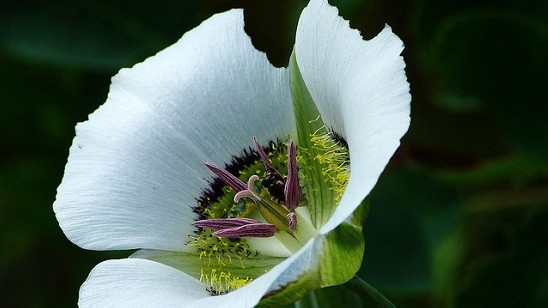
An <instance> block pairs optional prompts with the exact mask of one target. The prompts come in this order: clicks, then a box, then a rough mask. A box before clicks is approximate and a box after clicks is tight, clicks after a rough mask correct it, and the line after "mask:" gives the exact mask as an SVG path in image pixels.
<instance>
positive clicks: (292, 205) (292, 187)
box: [284, 140, 301, 212]
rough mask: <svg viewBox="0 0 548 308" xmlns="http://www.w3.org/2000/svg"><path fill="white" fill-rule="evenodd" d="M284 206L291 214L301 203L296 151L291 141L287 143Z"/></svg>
mask: <svg viewBox="0 0 548 308" xmlns="http://www.w3.org/2000/svg"><path fill="white" fill-rule="evenodd" d="M284 196H285V206H286V207H287V209H288V210H289V211H290V212H292V211H293V210H295V209H296V208H297V207H298V206H299V202H300V201H301V184H300V183H299V172H298V171H297V151H296V149H295V143H294V142H293V140H290V141H289V146H288V149H287V179H286V181H285V187H284Z"/></svg>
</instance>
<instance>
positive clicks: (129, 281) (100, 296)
mask: <svg viewBox="0 0 548 308" xmlns="http://www.w3.org/2000/svg"><path fill="white" fill-rule="evenodd" d="M208 296H210V295H209V292H207V291H206V290H205V288H204V285H203V284H202V283H201V282H200V281H198V280H197V279H195V278H192V277H190V276H188V275H186V274H185V273H183V272H181V271H178V270H176V269H174V268H171V267H169V266H167V265H163V264H161V263H157V262H154V261H149V260H144V259H120V260H107V261H104V262H102V263H99V264H98V265H97V266H95V268H94V269H93V270H92V271H91V273H90V274H89V276H88V278H87V280H86V281H85V282H84V284H83V285H82V286H81V288H80V298H79V300H78V306H79V307H82V308H87V307H187V306H189V303H190V302H191V301H192V300H195V299H198V298H204V297H208Z"/></svg>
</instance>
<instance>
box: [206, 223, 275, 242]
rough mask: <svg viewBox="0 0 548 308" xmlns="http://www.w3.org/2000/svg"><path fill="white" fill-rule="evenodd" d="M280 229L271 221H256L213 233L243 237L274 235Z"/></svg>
mask: <svg viewBox="0 0 548 308" xmlns="http://www.w3.org/2000/svg"><path fill="white" fill-rule="evenodd" d="M276 231H278V229H277V228H276V226H274V225H273V224H269V223H263V222H261V223H254V224H249V225H244V226H240V227H234V228H229V229H223V230H219V231H216V232H214V233H213V235H215V236H222V237H231V238H241V237H259V238H264V237H272V236H274V234H276Z"/></svg>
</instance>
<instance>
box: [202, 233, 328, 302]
mask: <svg viewBox="0 0 548 308" xmlns="http://www.w3.org/2000/svg"><path fill="white" fill-rule="evenodd" d="M323 239H324V237H323V236H318V237H316V238H313V239H311V240H309V241H308V243H307V244H306V245H305V246H303V248H301V249H300V250H299V251H297V253H295V254H294V255H292V256H291V257H290V258H288V259H286V260H285V261H283V262H282V263H280V264H278V265H276V266H275V267H274V268H272V270H270V271H268V272H267V273H265V274H264V275H262V276H260V277H259V278H257V279H255V280H253V281H251V282H250V283H249V284H247V285H246V286H245V287H243V288H240V289H238V290H236V291H233V292H230V293H227V294H224V295H220V296H213V297H207V298H202V299H198V300H196V301H193V303H192V307H197V308H198V307H199V308H201V307H203V308H210V307H254V306H255V305H257V303H259V301H260V300H261V298H262V297H263V296H264V295H266V294H268V293H269V292H272V291H278V290H279V289H281V288H283V287H284V286H286V285H288V284H290V283H292V282H295V281H297V280H298V279H299V278H300V277H301V276H302V275H303V274H305V273H306V272H307V271H309V270H313V269H315V268H316V267H317V266H318V262H319V258H321V252H322V240H323Z"/></svg>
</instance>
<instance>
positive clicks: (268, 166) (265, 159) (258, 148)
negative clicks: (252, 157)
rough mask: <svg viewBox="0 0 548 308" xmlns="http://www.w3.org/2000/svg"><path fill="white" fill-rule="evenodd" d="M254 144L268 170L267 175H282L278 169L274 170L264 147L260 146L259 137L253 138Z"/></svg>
mask: <svg viewBox="0 0 548 308" xmlns="http://www.w3.org/2000/svg"><path fill="white" fill-rule="evenodd" d="M253 142H255V148H257V152H258V153H259V156H260V157H261V160H262V161H263V164H264V166H265V168H266V171H267V173H277V174H280V172H279V171H278V170H276V168H274V166H273V165H272V163H271V162H270V159H268V155H266V153H265V151H264V149H263V147H262V146H261V145H260V144H259V140H257V137H255V136H253ZM280 176H281V175H280Z"/></svg>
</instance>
